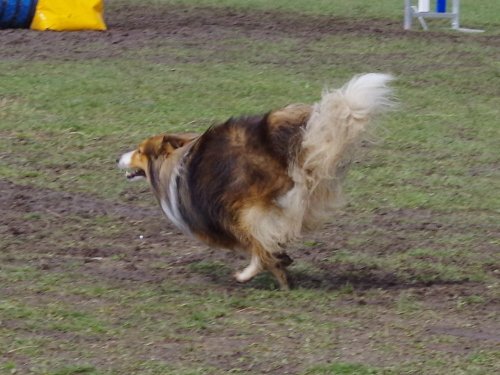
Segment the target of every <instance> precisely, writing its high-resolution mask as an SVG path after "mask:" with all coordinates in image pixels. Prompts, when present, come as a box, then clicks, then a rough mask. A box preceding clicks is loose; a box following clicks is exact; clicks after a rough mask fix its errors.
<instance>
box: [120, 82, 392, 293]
mask: <svg viewBox="0 0 500 375" xmlns="http://www.w3.org/2000/svg"><path fill="white" fill-rule="evenodd" d="M391 79H392V78H391V76H389V75H386V74H377V73H370V74H365V75H360V76H356V77H354V78H353V79H351V80H350V81H349V82H348V83H347V84H345V85H344V86H343V87H342V88H340V89H337V90H331V91H325V92H324V93H323V95H322V97H321V100H320V101H319V102H318V103H315V104H314V105H305V104H292V105H289V106H286V107H284V108H281V109H278V110H274V111H271V112H269V113H267V114H265V115H263V116H254V117H242V118H231V119H229V120H228V121H226V122H225V123H223V124H221V125H218V126H213V127H211V128H209V129H208V130H207V131H206V132H204V133H203V134H201V135H199V134H165V135H158V136H155V137H152V138H149V139H146V140H145V141H143V142H142V143H141V144H140V145H139V147H138V148H137V149H135V150H133V151H131V152H128V153H126V154H124V155H122V156H121V158H120V159H119V161H118V166H119V167H120V168H128V169H132V172H129V173H127V177H128V178H129V179H136V178H146V179H147V180H148V182H149V183H150V185H151V188H152V191H153V193H154V195H155V196H156V198H157V200H158V202H159V204H160V206H161V208H162V210H163V212H164V213H165V214H166V216H167V217H168V218H169V219H170V220H171V221H172V222H173V223H174V224H175V225H176V226H177V227H178V228H179V229H181V230H182V231H183V232H185V233H188V234H191V235H192V236H194V237H196V238H198V239H199V240H201V241H203V242H205V243H207V244H208V245H210V246H216V247H222V248H228V249H233V250H241V251H244V252H246V253H248V254H249V256H250V264H249V265H248V266H247V267H246V268H245V269H244V270H242V271H240V272H237V273H236V274H235V277H236V279H237V280H238V281H239V282H245V281H248V280H250V279H252V278H253V277H254V276H255V275H257V274H258V273H260V272H262V271H263V270H267V271H270V272H271V273H272V274H273V275H274V276H275V277H276V279H277V280H278V282H279V285H280V287H281V288H282V289H288V281H287V275H286V267H287V266H288V265H289V264H290V263H291V262H292V260H291V258H290V257H289V256H288V255H287V254H286V253H285V252H284V249H283V246H284V245H285V244H286V243H287V242H289V241H291V240H294V239H296V238H297V237H298V236H300V234H301V232H302V231H303V230H304V229H312V228H315V227H317V225H318V224H321V223H323V222H324V221H325V220H327V219H328V215H329V214H331V210H332V209H333V208H334V207H335V206H336V205H338V203H339V202H340V201H341V190H342V189H341V184H342V180H343V178H344V176H345V173H346V171H347V169H348V167H349V164H350V160H351V157H352V155H353V153H354V152H355V151H356V147H357V145H358V144H359V143H360V141H361V140H362V139H363V136H364V135H365V134H366V131H367V129H368V127H369V125H370V124H372V123H373V121H372V120H373V119H374V117H375V116H376V115H378V114H379V113H381V112H382V111H384V110H385V109H387V108H388V107H390V106H391V101H390V95H391V90H390V89H389V88H388V86H387V83H388V82H389V81H390V80H391Z"/></svg>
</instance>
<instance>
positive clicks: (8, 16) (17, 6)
mask: <svg viewBox="0 0 500 375" xmlns="http://www.w3.org/2000/svg"><path fill="white" fill-rule="evenodd" d="M36 4H37V0H0V29H16V28H28V27H30V24H31V20H32V19H33V15H34V14H35V9H36Z"/></svg>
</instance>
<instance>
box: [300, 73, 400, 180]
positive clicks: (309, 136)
mask: <svg viewBox="0 0 500 375" xmlns="http://www.w3.org/2000/svg"><path fill="white" fill-rule="evenodd" d="M391 80H392V76H390V75H388V74H379V73H369V74H363V75H359V76H356V77H354V78H353V79H351V80H350V81H349V82H348V83H347V84H345V85H344V86H343V87H342V88H340V89H338V90H333V91H325V92H324V93H323V96H322V98H321V100H320V102H319V103H316V104H315V105H314V108H313V111H312V114H311V117H310V119H309V121H308V123H307V125H306V128H305V132H304V137H303V141H302V160H303V165H302V166H303V169H304V170H305V171H306V173H307V179H308V180H309V182H310V183H312V184H313V186H314V185H315V184H317V183H318V182H319V181H321V180H323V179H332V178H335V176H336V173H337V169H338V167H339V166H340V164H345V156H347V154H349V152H350V151H351V150H352V148H353V147H355V146H356V145H357V144H358V143H359V141H360V140H361V139H362V138H363V135H364V134H365V132H366V130H367V128H368V126H369V125H370V124H372V120H373V118H374V116H376V115H377V114H379V113H381V112H383V111H384V110H386V109H388V108H390V107H391V106H392V102H391V100H390V96H391V92H392V91H391V89H390V88H389V87H388V86H387V83H388V82H389V81H391Z"/></svg>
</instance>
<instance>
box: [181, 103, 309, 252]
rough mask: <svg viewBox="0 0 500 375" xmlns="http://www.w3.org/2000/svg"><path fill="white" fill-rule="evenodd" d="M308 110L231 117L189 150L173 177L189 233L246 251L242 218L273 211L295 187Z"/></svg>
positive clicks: (298, 108)
mask: <svg viewBox="0 0 500 375" xmlns="http://www.w3.org/2000/svg"><path fill="white" fill-rule="evenodd" d="M310 112H311V107H310V106H307V105H293V106H289V107H286V108H284V109H281V110H278V111H274V112H271V113H268V114H266V115H264V116H254V117H242V118H232V119H230V120H228V121H227V122H225V123H224V124H222V125H219V126H216V127H212V128H210V129H209V130H208V131H206V132H205V133H204V134H203V135H202V136H201V137H200V138H199V139H198V140H197V141H196V142H195V143H194V144H193V145H192V147H191V148H190V150H189V151H188V153H187V155H186V156H185V157H184V158H183V161H182V167H181V168H182V173H180V174H179V176H178V177H177V179H178V180H177V189H178V192H179V202H178V205H179V207H180V213H181V215H182V217H183V218H184V220H185V222H186V224H187V225H188V227H189V229H190V231H191V232H192V233H193V234H194V235H196V236H197V237H200V238H203V239H204V240H205V241H208V242H210V243H212V244H214V245H218V246H224V247H231V248H232V247H235V246H236V247H245V246H246V244H242V243H241V242H246V241H247V238H246V237H248V235H249V233H248V232H247V228H244V227H242V222H241V213H242V212H244V211H245V209H248V208H250V207H253V206H259V207H261V208H263V209H266V208H267V209H276V199H278V198H279V197H280V196H282V195H284V194H286V192H287V191H289V190H290V189H291V188H292V186H293V180H292V178H291V177H290V175H289V173H288V171H289V169H290V165H291V163H293V162H294V161H295V159H296V155H297V153H298V151H299V149H300V144H301V142H302V134H303V129H304V127H305V125H306V123H307V120H308V118H309V115H310Z"/></svg>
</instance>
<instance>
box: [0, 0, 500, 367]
mask: <svg viewBox="0 0 500 375" xmlns="http://www.w3.org/2000/svg"><path fill="white" fill-rule="evenodd" d="M149 2H151V3H155V4H156V5H158V6H174V5H175V6H188V5H193V6H194V5H196V6H200V5H201V6H206V7H232V8H237V9H240V10H241V9H244V11H245V12H246V13H248V14H253V12H256V11H258V12H260V11H262V10H266V11H276V10H277V11H280V12H281V11H287V12H291V14H296V15H301V14H309V15H310V14H312V15H325V16H332V17H340V18H347V19H350V20H353V22H358V21H360V20H364V22H366V23H369V22H370V20H371V19H383V20H389V21H390V22H402V2H395V1H389V0H383V1H379V2H366V1H358V0H356V1H336V2H331V1H309V2H305V1H296V0H293V1H281V0H279V1H273V2H270V1H259V0H254V1H234V0H218V1H217V0H203V1H194V0H176V1H166V0H165V1H161V0H155V1H149ZM132 3H134V1H132V0H121V1H110V2H109V7H108V17H111V16H112V14H113V12H115V11H117V10H118V9H119V8H120V7H122V6H124V5H127V4H132ZM462 3H463V4H462V5H463V12H462V13H463V18H462V23H463V24H464V26H466V27H478V28H479V27H481V28H485V29H487V32H486V34H485V35H467V34H455V33H452V32H450V31H448V30H444V29H443V24H439V23H438V24H435V29H434V30H435V33H434V34H432V35H433V37H432V38H428V37H427V34H425V33H423V32H421V31H415V32H412V33H397V32H393V33H388V34H382V35H378V34H377V33H376V32H374V33H373V34H370V33H359V34H358V33H356V32H352V31H351V32H348V31H345V32H339V33H338V34H329V35H328V34H325V35H320V36H318V37H316V38H312V39H307V40H305V39H304V38H303V37H302V36H300V35H295V34H294V33H293V32H291V33H290V34H289V35H288V34H287V35H281V34H280V35H277V36H274V37H272V38H269V39H263V38H258V37H255V36H251V35H248V34H245V33H243V34H242V33H239V32H237V30H235V31H234V32H233V33H231V32H229V33H225V34H224V35H223V37H221V38H220V40H219V39H217V40H214V41H208V42H207V41H206V40H204V39H202V42H200V40H198V39H196V38H193V39H189V38H188V39H187V40H186V39H182V38H176V37H171V38H170V37H169V38H164V39H163V40H161V42H158V41H155V44H152V45H148V44H145V45H138V46H137V47H135V48H130V49H128V50H127V51H123V52H122V53H121V54H118V55H117V56H116V57H113V58H109V59H105V58H99V59H98V58H96V59H76V58H69V59H61V58H59V57H58V56H54V57H53V58H48V59H36V58H34V59H31V60H26V59H19V60H15V59H14V60H12V59H6V58H5V59H4V58H2V57H0V174H1V176H2V179H4V180H8V181H11V182H14V183H17V184H20V185H27V186H33V187H36V188H38V189H42V188H43V189H46V188H47V189H50V190H51V191H64V192H68V193H71V194H74V195H76V196H78V197H81V196H84V197H87V198H89V199H95V200H96V202H97V203H100V204H102V205H107V204H108V205H109V204H110V202H111V203H113V204H118V205H126V207H128V209H129V210H132V208H130V207H135V208H136V209H137V210H139V209H141V207H144V206H146V207H153V200H152V198H151V197H150V195H149V193H148V192H147V188H146V187H144V186H143V185H133V184H128V183H126V182H125V181H124V179H123V175H122V173H121V172H119V171H117V170H116V169H115V165H114V163H115V159H116V157H117V156H118V155H119V154H120V153H121V152H123V151H126V150H128V149H130V148H131V147H133V146H134V145H135V144H137V143H138V142H139V141H140V140H142V139H143V138H144V137H147V136H149V135H152V134H155V133H158V132H163V131H193V130H195V131H202V130H203V129H205V128H207V127H208V126H209V125H211V124H212V123H214V122H219V121H224V120H225V119H227V118H228V117H229V116H232V115H238V114H252V113H263V112H265V111H267V110H269V109H271V108H275V107H279V106H282V105H285V104H288V103H290V102H312V101H314V100H316V99H318V97H319V95H320V93H321V90H322V89H323V88H324V87H325V85H334V86H338V85H341V84H342V83H343V82H345V81H346V80H347V79H349V77H351V76H352V75H354V74H358V73H360V72H368V71H384V72H392V73H393V74H394V75H395V76H396V77H397V80H396V81H395V84H394V85H395V89H396V96H397V98H398V100H399V102H400V104H399V107H398V109H397V110H396V111H395V112H394V113H391V114H389V115H388V116H387V117H386V118H385V119H384V120H383V121H381V125H380V127H379V129H378V131H377V133H376V135H375V136H374V147H370V148H369V149H367V150H365V151H366V152H365V151H363V154H364V155H362V156H360V162H359V163H356V164H355V165H354V166H353V169H352V171H351V172H350V174H349V177H348V180H347V183H346V191H347V192H348V195H349V200H348V205H347V206H346V207H345V208H344V210H343V211H342V214H340V215H338V217H336V221H335V226H334V227H327V228H326V229H325V230H324V231H322V232H321V233H320V234H317V235H310V236H308V237H307V238H305V239H304V240H303V242H302V243H300V244H298V245H296V246H295V247H293V249H292V253H291V255H292V256H294V257H296V258H297V262H296V263H294V264H293V265H292V274H293V275H294V276H295V277H296V278H297V282H298V286H297V288H296V289H295V290H292V291H291V292H286V293H281V292H278V291H276V290H275V288H276V285H275V282H274V281H273V279H272V278H271V277H270V276H269V275H261V276H259V277H258V278H257V279H256V280H254V281H252V283H250V284H248V285H237V284H236V283H234V282H233V280H232V278H231V274H232V272H234V270H235V269H236V268H238V267H241V266H242V265H243V263H242V262H240V261H239V260H237V259H236V257H232V256H231V255H227V257H224V255H223V253H221V254H222V255H220V254H219V253H215V252H214V253H209V252H208V251H207V250H206V249H204V248H203V247H200V246H197V245H196V244H195V243H194V242H189V241H187V240H185V239H184V237H180V236H178V235H177V234H176V233H170V232H169V233H166V231H168V230H170V229H168V228H167V229H165V230H164V227H163V226H162V225H160V224H158V222H157V221H158V220H160V219H159V218H157V217H149V215H148V214H147V212H149V211H145V214H144V218H141V219H139V218H137V219H133V220H132V219H131V218H128V217H127V215H125V214H123V215H122V216H120V215H112V214H110V215H104V214H102V213H100V212H99V213H98V214H95V213H93V212H91V210H88V212H87V211H85V212H86V215H83V214H82V215H79V214H78V211H74V212H73V211H71V209H70V210H69V211H70V212H68V213H66V212H63V213H62V214H61V213H57V212H51V211H50V210H46V209H44V208H37V209H36V210H27V211H25V210H24V208H23V207H17V206H13V205H12V202H10V201H9V202H7V203H5V205H3V206H2V207H0V208H1V210H2V211H1V213H2V216H3V221H2V226H1V227H0V250H1V251H0V284H1V285H2V286H1V287H0V373H2V374H3V373H5V374H11V373H18V374H44V375H46V374H50V375H56V374H58V375H62V374H99V375H101V374H106V375H108V374H161V375H164V374H174V375H188V374H197V375H198V374H222V373H232V374H260V373H270V374H281V373H287V372H288V373H293V374H304V375H305V374H416V373H419V374H422V373H425V374H443V373H454V374H455V373H456V374H493V373H497V372H499V371H500V368H499V365H498V364H499V363H500V357H499V356H500V352H499V351H498V347H497V346H496V345H497V341H495V337H496V340H497V339H498V336H494V335H495V333H494V332H498V315H497V311H498V298H499V295H498V290H499V286H500V285H499V282H498V272H499V268H498V267H499V266H498V264H499V245H500V240H499V232H498V223H499V222H500V195H499V194H498V191H499V190H500V178H499V177H500V176H499V173H500V172H499V166H500V153H499V151H498V150H499V143H498V140H499V139H500V128H499V126H498V118H499V117H500V97H499V95H498V87H499V78H500V64H499V62H498V54H499V45H498V43H497V42H494V38H495V37H497V36H498V35H499V31H498V30H499V29H500V23H499V21H498V19H497V18H498V17H497V15H498V12H499V11H500V7H499V6H498V4H497V2H496V1H494V0H488V1H483V2H481V4H475V2H472V1H465V0H464V1H462ZM107 5H108V4H107ZM186 9H187V10H186V11H187V12H195V10H194V11H193V10H192V9H189V8H186ZM259 14H261V13H259ZM256 17H258V15H257V16H256ZM332 22H334V19H333V20H332ZM377 25H378V26H377V27H380V23H378V24H377ZM226 31H227V30H226ZM3 35H4V34H1V33H0V42H1V40H2V37H3ZM488 38H489V39H488ZM94 47H96V45H95V44H92V43H91V44H90V45H88V46H83V47H82V48H94ZM40 48H43V46H40ZM41 195H43V194H41ZM130 197H138V200H127V198H130ZM36 198H37V199H40V196H38V197H36ZM25 199H26V201H29V200H30V197H29V196H27V197H26V198H25ZM49 208H50V207H49ZM73 210H75V209H73ZM75 212H76V213H75ZM127 212H128V211H127ZM140 212H141V211H139V213H140ZM137 216H138V217H141V215H140V214H139V215H137ZM12 227H14V228H20V230H21V233H20V234H19V233H17V234H16V231H12V230H11V229H12ZM165 228H166V227H165ZM163 230H164V231H163ZM330 230H331V231H332V233H335V234H336V236H335V237H334V236H333V235H331V236H329V235H328V233H329V231H330ZM142 233H144V234H145V236H144V237H145V239H144V240H143V241H139V240H138V237H139V236H138V235H139V234H142ZM155 236H156V237H155ZM94 251H97V253H96V254H97V255H96V256H94V255H92V254H94ZM305 252H308V253H310V254H312V255H307V256H306V255H302V254H303V253H305ZM89 254H90V255H89ZM314 254H317V256H316V257H314ZM434 326H437V327H441V328H442V327H444V328H450V327H451V328H454V329H455V331H452V333H453V332H456V331H457V330H461V332H462V331H463V332H462V333H463V335H462V336H460V335H456V334H455V335H454V334H435V333H432V328H433V327H434ZM478 332H479V333H481V334H483V335H484V334H490V335H491V337H489V338H488V336H486V337H487V338H486V339H485V338H483V339H477V338H474V337H473V336H474V334H477V333H478ZM471 335H472V336H471ZM481 337H483V336H481Z"/></svg>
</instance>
